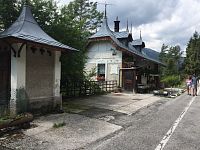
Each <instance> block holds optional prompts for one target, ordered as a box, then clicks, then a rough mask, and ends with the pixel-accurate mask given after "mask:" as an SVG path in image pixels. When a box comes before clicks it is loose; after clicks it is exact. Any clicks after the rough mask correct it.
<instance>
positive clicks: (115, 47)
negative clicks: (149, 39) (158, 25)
mask: <svg viewBox="0 0 200 150" xmlns="http://www.w3.org/2000/svg"><path fill="white" fill-rule="evenodd" d="M114 23H115V26H114V30H115V31H111V30H110V28H109V26H108V23H107V17H106V15H105V17H104V20H103V23H102V25H101V27H100V29H99V30H98V31H97V33H95V34H94V35H92V36H91V37H90V38H89V42H88V46H87V50H88V53H87V56H88V60H87V63H86V66H85V70H86V71H87V72H90V71H91V70H92V69H93V68H96V76H95V77H94V79H95V80H106V81H109V80H117V81H118V85H119V86H120V87H122V88H124V89H125V90H131V91H132V90H135V91H136V90H137V89H138V87H141V86H139V85H142V86H143V87H145V86H146V87H153V86H155V88H157V87H158V86H159V76H158V69H159V67H160V66H164V64H163V63H162V62H160V61H159V53H158V52H156V51H154V50H151V49H148V48H145V43H144V42H143V41H142V38H140V39H137V40H133V38H132V34H131V33H129V31H128V29H127V31H121V32H120V31H119V23H120V21H118V18H117V19H116V21H114Z"/></svg>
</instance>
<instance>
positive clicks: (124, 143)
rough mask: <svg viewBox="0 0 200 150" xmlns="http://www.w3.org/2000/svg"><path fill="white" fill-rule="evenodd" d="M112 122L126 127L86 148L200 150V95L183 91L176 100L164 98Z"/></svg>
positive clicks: (97, 149) (111, 149) (99, 149)
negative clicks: (161, 144) (160, 146)
mask: <svg viewBox="0 0 200 150" xmlns="http://www.w3.org/2000/svg"><path fill="white" fill-rule="evenodd" d="M189 104H191V106H189ZM186 109H187V110H186ZM177 121H178V122H177ZM111 123H114V124H118V125H121V126H122V127H123V129H122V130H120V131H119V132H117V133H115V134H113V135H110V136H108V137H105V138H104V139H101V140H99V141H96V142H94V143H92V144H90V145H87V146H86V147H84V149H92V150H94V149H95V150H155V149H156V148H158V149H156V150H159V149H160V150H161V149H163V150H200V96H196V97H193V96H189V95H186V94H183V95H181V96H180V97H178V98H176V99H170V100H169V99H168V100H166V99H163V100H161V101H159V102H157V103H155V104H153V105H152V106H150V107H148V108H144V109H142V110H140V111H139V112H137V113H136V114H133V115H131V116H119V117H118V118H116V119H115V120H114V121H112V122H111ZM174 123H175V124H174ZM170 129H173V131H171V130H170ZM169 131H170V132H171V133H170V135H168V137H167V136H166V133H169ZM164 137H165V139H164V140H162V139H163V138H164ZM166 137H167V139H166ZM160 142H164V143H165V145H164V147H163V148H159V143H160Z"/></svg>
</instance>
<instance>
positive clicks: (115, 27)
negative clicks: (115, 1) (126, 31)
mask: <svg viewBox="0 0 200 150" xmlns="http://www.w3.org/2000/svg"><path fill="white" fill-rule="evenodd" d="M114 23H115V26H114V29H115V32H119V23H120V21H119V20H118V16H117V18H116V21H114Z"/></svg>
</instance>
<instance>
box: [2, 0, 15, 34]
mask: <svg viewBox="0 0 200 150" xmlns="http://www.w3.org/2000/svg"><path fill="white" fill-rule="evenodd" d="M18 15H19V2H18V1H17V0H0V30H5V29H6V28H8V27H9V26H10V25H11V24H12V23H13V22H14V21H15V20H16V19H17V17H18Z"/></svg>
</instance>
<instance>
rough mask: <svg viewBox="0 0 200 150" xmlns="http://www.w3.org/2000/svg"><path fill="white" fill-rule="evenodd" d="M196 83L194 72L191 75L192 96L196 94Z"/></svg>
mask: <svg viewBox="0 0 200 150" xmlns="http://www.w3.org/2000/svg"><path fill="white" fill-rule="evenodd" d="M197 84H198V79H197V77H196V76H195V74H193V76H192V93H193V96H197Z"/></svg>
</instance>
